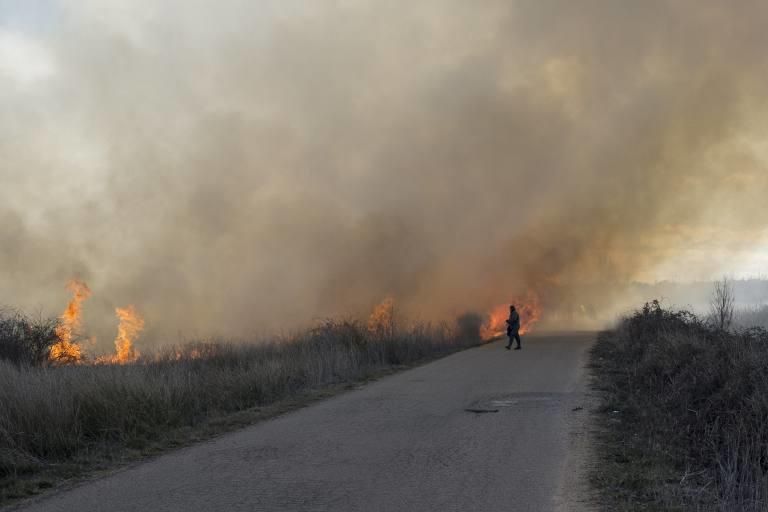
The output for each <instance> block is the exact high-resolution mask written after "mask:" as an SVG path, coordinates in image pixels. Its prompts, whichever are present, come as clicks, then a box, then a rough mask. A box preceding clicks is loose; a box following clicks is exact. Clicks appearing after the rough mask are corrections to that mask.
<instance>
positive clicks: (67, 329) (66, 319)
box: [50, 279, 91, 363]
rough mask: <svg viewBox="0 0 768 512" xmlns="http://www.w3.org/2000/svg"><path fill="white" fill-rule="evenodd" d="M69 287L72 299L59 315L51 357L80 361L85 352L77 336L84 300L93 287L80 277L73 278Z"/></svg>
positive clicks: (61, 360)
mask: <svg viewBox="0 0 768 512" xmlns="http://www.w3.org/2000/svg"><path fill="white" fill-rule="evenodd" d="M67 289H68V290H69V291H70V292H72V299H71V300H70V301H69V304H67V309H65V310H64V312H63V313H62V314H61V316H60V317H59V325H58V326H57V327H56V337H57V338H58V341H57V342H56V343H54V344H53V346H51V352H50V359H51V360H52V361H55V362H58V363H79V362H81V361H82V360H83V352H82V348H81V347H80V344H79V343H78V342H77V340H76V337H77V335H78V334H79V331H80V327H81V325H82V316H83V302H85V300H86V299H87V298H88V297H90V296H91V289H90V288H88V285H87V284H85V283H84V282H83V281H80V280H78V279H73V280H71V281H70V282H69V283H68V284H67Z"/></svg>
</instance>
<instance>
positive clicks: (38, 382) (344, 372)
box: [0, 321, 479, 499]
mask: <svg viewBox="0 0 768 512" xmlns="http://www.w3.org/2000/svg"><path fill="white" fill-rule="evenodd" d="M131 325H132V327H133V328H138V327H139V324H131ZM1 327H2V323H0V328H1ZM22 328H24V324H22ZM128 328H129V326H128V325H126V329H128ZM465 331H466V330H464V331H462V330H461V329H454V328H447V327H429V326H418V327H412V328H409V329H407V330H404V329H383V330H373V331H372V330H370V329H369V328H368V326H367V325H364V324H361V323H357V322H333V321H329V322H326V323H324V324H322V325H320V326H318V327H317V328H315V329H312V330H309V331H307V332H305V333H303V334H301V335H298V336H295V337H292V338H291V339H287V340H277V341H273V342H268V343H259V344H232V343H197V344H191V345H186V346H182V347H173V348H168V349H166V350H164V351H161V352H159V353H156V354H145V355H142V356H141V357H140V358H139V359H138V360H137V361H136V362H135V363H133V364H123V365H120V364H101V365H98V364H97V365H86V364H76V365H66V366H57V365H53V366H52V365H43V366H38V367H35V366H30V365H28V364H16V365H15V364H10V363H8V362H5V361H0V483H1V485H0V498H3V499H9V498H14V497H19V496H23V495H25V494H27V493H30V492H35V491H36V490H37V489H38V488H40V487H45V486H47V485H50V484H49V483H47V482H49V481H50V479H53V480H56V479H57V478H61V477H62V476H66V475H70V474H77V473H78V472H81V471H83V470H84V469H88V468H92V467H94V465H98V464H103V463H105V462H104V461H111V460H115V459H117V460H120V459H122V458H124V457H126V456H127V454H131V453H134V454H135V453H142V452H143V451H145V450H147V449H149V447H153V446H154V447H156V446H158V445H159V446H163V445H167V444H168V443H169V442H170V441H169V440H173V439H178V436H179V435H180V434H179V432H191V434H189V436H195V435H199V431H200V430H201V429H207V428H209V426H210V425H211V423H212V422H215V421H218V420H220V419H221V418H224V417H227V416H228V415H233V414H238V413H242V412H245V411H253V410H256V409H258V408H260V407H268V406H270V404H276V403H280V402H281V401H285V400H289V399H291V398H292V397H296V396H298V395H301V394H302V393H308V392H312V391H313V390H319V389H320V390H321V389H329V388H332V387H333V386H339V385H343V384H345V383H354V382H359V381H362V380H365V379H368V378H371V377H374V376H376V375H380V374H381V373H382V372H385V371H388V370H391V369H393V368H397V367H400V366H402V365H410V364H414V363H418V362H421V361H425V360H429V359H432V358H436V357H439V356H443V355H447V354H449V353H451V352H454V351H456V350H460V349H463V348H467V347H469V346H472V345H475V344H477V343H478V342H479V338H478V337H477V336H476V331H475V335H474V336H472V335H466V336H463V335H457V334H456V332H465ZM0 332H1V331H0ZM470 334H471V333H470ZM119 351H120V347H119V346H118V352H119ZM214 430H215V429H214ZM189 436H187V438H188V437H189ZM182 438H184V436H182Z"/></svg>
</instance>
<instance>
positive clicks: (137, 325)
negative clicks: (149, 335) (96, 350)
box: [113, 306, 144, 364]
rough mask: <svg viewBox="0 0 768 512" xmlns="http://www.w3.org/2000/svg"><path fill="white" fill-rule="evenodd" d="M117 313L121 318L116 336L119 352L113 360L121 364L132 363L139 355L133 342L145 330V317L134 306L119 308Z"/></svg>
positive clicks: (116, 347) (116, 346)
mask: <svg viewBox="0 0 768 512" xmlns="http://www.w3.org/2000/svg"><path fill="white" fill-rule="evenodd" d="M115 314H117V318H119V319H120V324H119V325H118V326H117V338H115V349H116V350H117V354H116V355H115V357H114V360H113V361H114V362H116V363H119V364H126V363H131V362H133V361H135V360H136V359H138V357H139V352H138V351H137V350H136V348H135V347H134V346H133V342H134V341H135V340H136V338H137V337H138V336H139V333H141V331H143V330H144V319H143V318H142V317H141V315H139V313H138V312H137V311H136V308H134V307H133V306H128V307H127V308H117V309H115Z"/></svg>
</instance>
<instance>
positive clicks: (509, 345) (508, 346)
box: [504, 334, 514, 350]
mask: <svg viewBox="0 0 768 512" xmlns="http://www.w3.org/2000/svg"><path fill="white" fill-rule="evenodd" d="M507 336H509V343H507V344H506V346H505V347H504V348H506V349H507V350H509V349H510V348H512V340H513V339H514V338H513V337H512V335H511V334H507Z"/></svg>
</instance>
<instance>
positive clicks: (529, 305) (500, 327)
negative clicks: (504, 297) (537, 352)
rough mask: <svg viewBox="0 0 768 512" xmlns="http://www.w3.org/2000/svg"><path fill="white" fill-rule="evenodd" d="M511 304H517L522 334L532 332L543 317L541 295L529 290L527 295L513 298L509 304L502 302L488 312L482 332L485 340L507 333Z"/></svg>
mask: <svg viewBox="0 0 768 512" xmlns="http://www.w3.org/2000/svg"><path fill="white" fill-rule="evenodd" d="M510 304H513V305H514V306H515V309H517V313H518V314H519V315H520V335H525V334H528V333H529V332H531V331H532V330H533V326H534V325H536V323H537V322H538V321H539V320H540V319H541V313H542V309H541V303H540V302H539V296H538V295H537V294H536V293H535V292H532V291H529V292H528V293H527V294H526V295H525V297H516V298H513V299H512V300H511V301H510V303H509V304H500V305H498V306H496V307H494V308H493V309H492V310H491V311H490V313H488V318H487V320H486V323H485V325H483V327H482V328H481V332H480V335H481V336H482V338H483V340H485V341H490V340H492V339H494V338H498V337H500V336H503V335H505V334H506V332H507V318H509V305H510Z"/></svg>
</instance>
